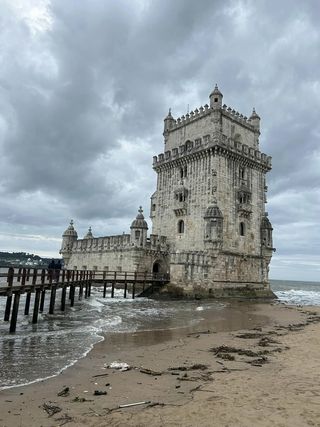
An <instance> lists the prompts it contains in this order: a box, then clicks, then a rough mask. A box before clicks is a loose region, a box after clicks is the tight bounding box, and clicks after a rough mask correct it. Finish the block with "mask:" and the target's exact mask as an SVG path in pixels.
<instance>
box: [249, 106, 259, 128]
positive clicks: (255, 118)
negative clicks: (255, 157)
mask: <svg viewBox="0 0 320 427" xmlns="http://www.w3.org/2000/svg"><path fill="white" fill-rule="evenodd" d="M249 120H250V122H251V124H252V126H253V127H254V128H255V129H256V130H257V131H259V133H260V116H258V114H257V113H256V110H255V109H253V110H252V114H251V116H250V118H249Z"/></svg>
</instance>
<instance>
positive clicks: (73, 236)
mask: <svg viewBox="0 0 320 427" xmlns="http://www.w3.org/2000/svg"><path fill="white" fill-rule="evenodd" d="M77 239H78V233H77V232H76V230H75V229H74V227H73V220H71V221H70V225H69V227H68V228H67V229H66V230H65V232H64V233H63V234H62V244H61V249H60V251H59V253H60V254H61V255H62V257H63V259H64V264H65V266H66V265H67V264H68V261H69V259H70V257H71V253H72V246H73V243H74V242H76V241H77Z"/></svg>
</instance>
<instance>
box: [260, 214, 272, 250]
mask: <svg viewBox="0 0 320 427" xmlns="http://www.w3.org/2000/svg"><path fill="white" fill-rule="evenodd" d="M260 229H261V246H262V247H263V248H265V249H271V250H273V242H272V231H273V228H272V225H271V222H270V221H269V218H268V214H267V213H265V214H264V217H263V218H262V221H261V228H260Z"/></svg>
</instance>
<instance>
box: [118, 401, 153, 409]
mask: <svg viewBox="0 0 320 427" xmlns="http://www.w3.org/2000/svg"><path fill="white" fill-rule="evenodd" d="M149 403H151V401H150V400H144V401H143V402H134V403H126V404H124V405H119V408H130V407H131V406H138V405H148V404H149Z"/></svg>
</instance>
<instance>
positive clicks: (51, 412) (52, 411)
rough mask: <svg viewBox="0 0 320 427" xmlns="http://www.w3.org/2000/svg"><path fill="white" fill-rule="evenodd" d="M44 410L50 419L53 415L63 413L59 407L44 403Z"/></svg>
mask: <svg viewBox="0 0 320 427" xmlns="http://www.w3.org/2000/svg"><path fill="white" fill-rule="evenodd" d="M42 408H43V409H44V410H45V411H46V413H47V414H48V417H52V416H53V415H55V414H57V413H58V412H61V411H62V409H61V408H60V407H59V406H56V405H51V404H49V403H44V404H43V405H42Z"/></svg>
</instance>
